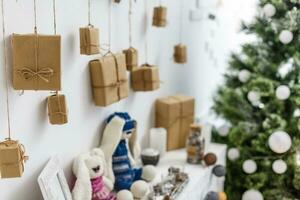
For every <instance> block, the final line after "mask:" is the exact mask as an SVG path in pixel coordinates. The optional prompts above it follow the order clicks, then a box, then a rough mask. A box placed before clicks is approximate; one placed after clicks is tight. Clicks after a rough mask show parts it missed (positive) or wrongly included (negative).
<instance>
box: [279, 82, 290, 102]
mask: <svg viewBox="0 0 300 200" xmlns="http://www.w3.org/2000/svg"><path fill="white" fill-rule="evenodd" d="M290 95H291V90H290V88H289V87H288V86H287V85H280V86H278V87H277V88H276V97H277V99H279V100H286V99H288V98H289V97H290Z"/></svg>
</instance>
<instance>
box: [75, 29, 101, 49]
mask: <svg viewBox="0 0 300 200" xmlns="http://www.w3.org/2000/svg"><path fill="white" fill-rule="evenodd" d="M79 33H80V54H83V55H93V54H99V53H100V45H99V43H100V42H99V29H98V28H94V27H93V26H88V27H84V28H80V29H79Z"/></svg>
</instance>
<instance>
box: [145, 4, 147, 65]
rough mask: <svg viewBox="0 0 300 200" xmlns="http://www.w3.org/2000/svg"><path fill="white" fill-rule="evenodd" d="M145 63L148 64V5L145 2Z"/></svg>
mask: <svg viewBox="0 0 300 200" xmlns="http://www.w3.org/2000/svg"><path fill="white" fill-rule="evenodd" d="M145 21H146V23H145V61H146V63H148V4H147V0H145Z"/></svg>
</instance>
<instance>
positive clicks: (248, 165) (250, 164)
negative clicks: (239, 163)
mask: <svg viewBox="0 0 300 200" xmlns="http://www.w3.org/2000/svg"><path fill="white" fill-rule="evenodd" d="M256 170H257V164H256V162H255V161H254V160H246V161H244V163H243V171H244V172H245V173H247V174H253V173H254V172H256Z"/></svg>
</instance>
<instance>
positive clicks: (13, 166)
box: [0, 140, 27, 178]
mask: <svg viewBox="0 0 300 200" xmlns="http://www.w3.org/2000/svg"><path fill="white" fill-rule="evenodd" d="M26 160H27V156H25V150H24V146H23V145H22V144H20V143H19V142H18V141H14V140H6V141H4V142H0V177H1V178H16V177H21V176H22V174H23V172H24V162H25V161H26Z"/></svg>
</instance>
